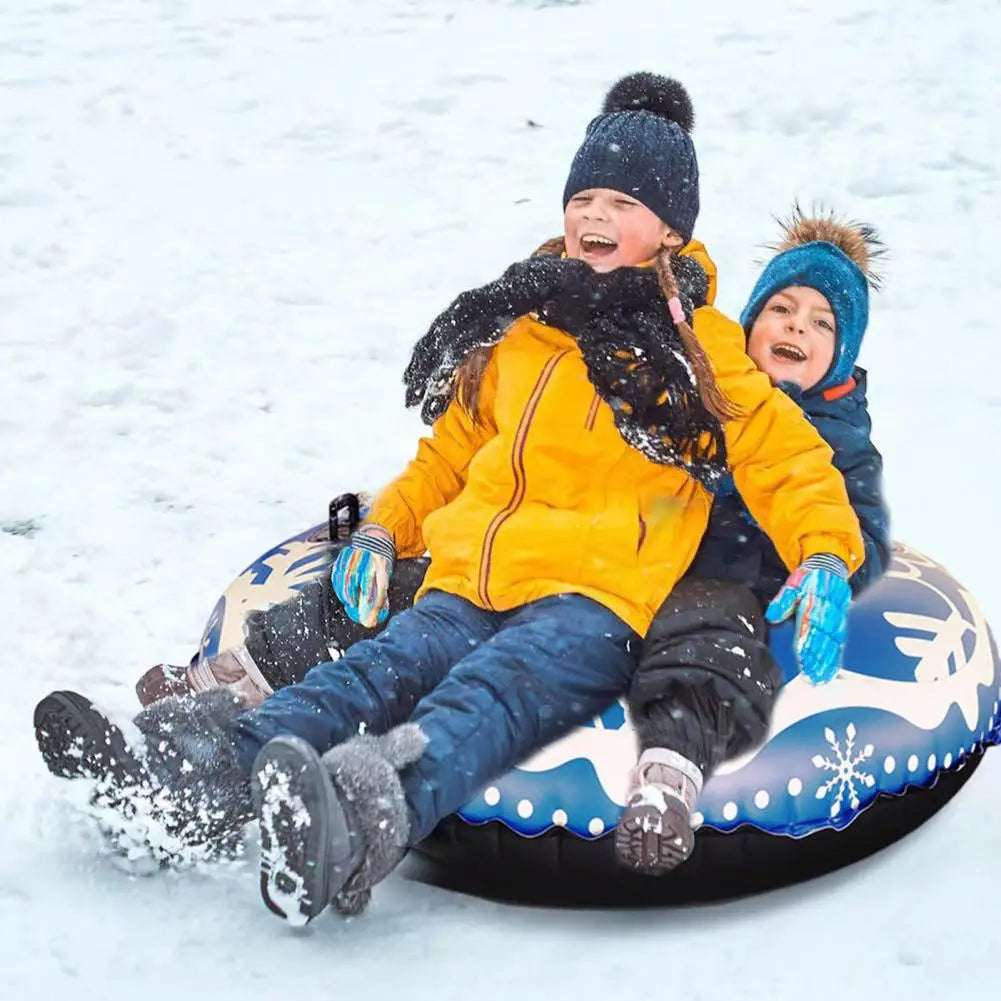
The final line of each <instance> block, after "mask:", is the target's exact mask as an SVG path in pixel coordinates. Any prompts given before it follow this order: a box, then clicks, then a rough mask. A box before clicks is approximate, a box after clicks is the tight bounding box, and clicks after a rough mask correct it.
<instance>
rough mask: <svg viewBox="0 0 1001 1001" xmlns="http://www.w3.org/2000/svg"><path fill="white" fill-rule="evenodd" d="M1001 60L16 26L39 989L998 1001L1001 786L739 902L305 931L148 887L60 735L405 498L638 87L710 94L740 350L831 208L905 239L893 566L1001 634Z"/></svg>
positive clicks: (2, 177)
mask: <svg viewBox="0 0 1001 1001" xmlns="http://www.w3.org/2000/svg"><path fill="white" fill-rule="evenodd" d="M655 8H656V12H655ZM999 31H1001V7H999V6H998V4H997V3H996V2H995V0H963V2H962V3H961V4H960V3H958V2H955V0H954V2H935V0H887V2H885V3H881V4H874V3H872V2H871V0H842V2H840V3H838V4H828V5H818V4H813V3H804V2H797V3H793V4H782V3H779V2H778V0H761V2H759V3H755V4H751V5H748V4H745V3H739V2H737V0H726V2H718V3H714V4H711V5H709V6H706V7H704V8H698V9H696V8H694V7H693V6H692V5H691V4H688V3H680V2H677V0H665V2H664V3H661V4H656V5H652V4H651V3H650V2H649V0H591V2H577V3H571V2H562V3H558V2H545V3H544V2H538V0H451V2H446V0H420V2H418V0H367V2H365V3H358V2H349V0H285V2H283V3H281V4H238V3H235V2H226V0H200V2H198V3H194V2H192V0H102V2H101V3H93V4H84V3H80V2H78V0H48V2H43V0H38V2H23V3H22V2H17V3H15V2H10V3H5V4H3V5H2V6H0V136H2V140H0V223H2V224H0V318H2V322H0V400H2V401H3V405H2V406H0V462H2V465H0V468H2V475H0V580H2V581H3V609H4V621H5V623H6V629H5V636H4V638H5V643H4V649H3V654H2V660H0V678H2V679H3V684H4V696H5V697H4V698H3V699H2V700H0V724H2V725H0V762H2V764H0V815H2V816H3V817H4V818H5V819H4V822H3V829H2V830H3V833H2V843H3V849H4V850H3V852H2V853H0V994H2V996H3V997H5V998H11V999H20V998H32V999H39V1001H45V999H56V998H66V997H100V998H102V1001H135V999H136V998H142V999H143V1001H160V999H164V1001H176V999H177V998H179V997H197V998H203V999H206V1001H216V999H236V998H239V999H241V1001H243V999H250V998H258V997H259V998H274V997H283V998H289V999H291V1001H312V999H314V998H315V999H321V998H322V999H328V998H330V997H333V996H335V995H336V996H338V997H346V998H357V997H366V998H372V999H382V998H398V997H400V996H401V995H402V996H414V994H415V992H416V996H420V997H438V998H443V999H451V998H465V997H468V996H469V995H470V993H471V992H474V993H475V994H476V995H477V996H478V997H479V998H482V999H483V1001H498V999H503V998H515V997H516V998H536V997H538V998H543V997H546V998H548V997H553V996H557V995H558V996H561V997H575V996H587V997H592V996H595V995H596V994H597V993H598V992H599V991H600V992H604V991H614V990H616V989H622V988H623V987H625V989H626V990H627V991H632V990H633V988H634V986H635V984H634V982H635V970H636V958H637V956H642V957H645V958H648V957H649V956H650V955H656V956H657V960H658V968H660V969H668V970H670V971H671V972H670V979H671V986H672V990H674V989H676V990H677V991H678V992H679V996H684V997H686V998H723V997H726V998H728V999H730V1001H740V999H760V998H763V997H768V998H772V999H775V1001H785V999H795V998H799V997H801V996H803V994H804V992H808V993H809V996H810V997H811V999H812V1001H829V999H830V1001H833V999H837V1001H844V999H845V998H849V999H850V998H861V999H876V998H879V999H880V1001H902V999H907V1001H923V999H932V998H934V999H940V998H943V997H979V996H982V995H983V994H984V992H986V991H988V990H990V989H992V985H993V982H994V980H995V967H994V963H995V962H996V957H997V955H998V954H999V951H1001V927H999V925H998V922H997V916H996V905H997V900H998V899H999V892H998V891H999V887H1001V871H999V867H998V863H997V852H996V847H997V845H998V839H999V834H998V827H999V824H1001V796H999V795H998V783H999V780H1001V754H998V753H997V752H994V753H993V754H989V755H988V756H987V759H986V761H985V763H984V765H983V767H982V768H981V770H980V771H979V773H978V774H977V775H975V776H974V778H973V779H972V780H971V782H970V784H969V785H968V786H967V788H966V789H965V790H964V791H963V792H962V793H961V794H960V795H959V797H957V799H956V801H955V802H954V803H952V804H950V805H949V806H948V807H947V808H946V809H945V810H944V811H943V812H942V813H941V814H940V815H939V816H938V817H936V818H934V819H933V820H932V821H931V822H929V823H928V824H927V825H926V826H925V827H923V828H921V829H920V830H919V831H917V832H916V833H915V834H913V835H911V836H910V837H908V838H907V839H905V840H904V841H903V842H901V843H900V844H899V845H898V846H896V847H894V848H892V849H890V850H888V851H886V852H883V853H881V854H880V855H878V856H876V857H875V858H873V859H871V860H870V861H867V862H865V863H862V864H859V865H857V866H853V867H851V868H849V869H848V870H845V871H842V872H840V873H837V874H834V875H831V876H829V877H826V878H824V879H821V880H817V881H815V882H812V883H810V884H807V885H804V886H801V887H796V888H792V889H788V890H784V891H780V892H776V893H772V894H768V895H765V896H761V897H757V898H753V899H749V900H746V901H743V902H739V903H734V904H727V905H717V906H711V907H693V908H688V909H685V910H683V911H670V910H663V911H637V912H611V913H587V912H574V911H566V912H550V911H546V910H539V909H527V908H520V907H515V906H502V905H497V904H494V903H490V902H486V901H481V900H477V899H473V898H466V897H462V896H458V895H454V894H450V893H447V892H445V891H441V890H437V889H432V888H428V887H425V886H422V885H419V884H416V883H412V882H408V881H406V880H404V879H402V878H392V879H390V880H389V881H388V882H387V883H386V884H385V885H384V886H381V887H379V891H380V892H377V893H376V895H375V897H374V901H373V905H372V907H371V908H370V910H369V911H368V912H367V913H366V915H365V916H364V917H361V918H358V919H355V920H352V921H349V922H342V921H336V920H333V919H329V918H321V919H319V920H318V921H316V922H314V923H313V924H312V925H311V926H310V927H309V929H307V930H306V931H305V932H300V933H295V932H293V931H291V930H290V929H288V928H287V927H285V926H283V925H282V924H281V923H280V922H278V921H277V920H276V919H275V918H274V917H272V916H271V915H270V914H268V913H267V912H266V911H265V909H264V908H263V906H262V905H261V904H260V901H259V899H258V894H257V886H256V883H257V878H256V867H255V866H254V864H253V862H252V860H240V861H238V862H235V863H233V864H230V865H217V866H214V867H205V868H204V869H203V870H196V871H188V872H184V873H180V874H174V875H171V874H167V875H163V874H161V875H156V876H154V877H151V878H136V877H129V876H128V875H125V874H123V873H121V872H119V871H118V870H117V869H116V868H115V867H114V866H113V865H112V864H111V863H110V862H109V860H108V859H107V858H106V857H105V856H104V855H103V854H102V851H101V847H100V842H99V839H98V837H97V835H96V834H95V833H94V832H93V831H92V830H91V828H90V827H89V826H88V825H86V824H84V823H82V822H81V818H80V806H81V801H80V791H79V790H75V789H73V788H72V785H71V784H70V783H62V784H60V783H57V782H56V780H54V779H51V778H50V777H49V776H48V775H47V774H46V773H45V771H44V769H43V766H42V764H41V761H40V759H39V756H38V754H37V753H36V750H35V747H34V742H33V738H32V734H31V727H30V725H29V719H30V713H31V710H32V707H33V706H34V703H35V702H36V701H37V699H38V698H39V697H40V696H41V695H43V694H44V693H45V692H46V691H48V690H49V689H51V688H59V687H73V688H79V689H81V690H83V691H85V692H87V693H88V694H90V695H91V696H93V697H95V698H96V699H98V700H99V701H100V702H101V703H102V704H104V705H105V706H106V707H108V709H109V710H111V711H112V712H113V713H114V714H116V715H117V716H118V717H119V718H121V719H127V718H128V717H129V716H130V715H131V714H132V713H133V712H134V710H135V709H136V701H135V696H134V693H133V690H132V686H133V684H134V682H135V680H136V678H137V676H138V674H139V673H140V671H141V670H142V669H145V668H146V667H148V666H149V665H151V664H153V663H157V662H159V661H167V662H174V663H179V662H184V661H185V660H186V659H187V658H188V657H189V656H190V654H191V652H192V649H193V646H194V644H195V643H197V640H198V636H199V635H200V632H201V629H202V626H203V625H204V622H205V619H206V618H207V616H208V613H209V611H210V610H211V609H212V607H213V605H214V603H215V601H216V598H217V596H218V595H219V593H220V592H221V591H222V590H223V589H224V588H225V586H226V585H227V584H228V582H229V581H230V580H231V579H232V577H233V576H234V575H235V574H236V573H237V572H238V571H239V570H240V569H242V567H244V566H245V565H246V564H247V563H248V562H250V561H251V560H252V559H253V558H254V557H255V556H256V555H257V554H258V553H260V552H263V551H264V550H265V549H266V548H268V546H270V545H272V544H273V542H274V541H275V540H278V539H281V538H285V537H287V536H288V535H289V534H291V533H293V532H295V531H298V530H300V529H301V528H305V527H307V526H308V525H311V524H316V523H317V522H319V521H322V520H323V518H324V517H325V505H326V502H327V500H328V499H329V498H330V497H331V496H332V495H334V494H336V493H338V492H341V491H343V490H346V489H353V488H358V487H362V486H364V487H374V486H378V485H379V484H380V483H382V482H385V481H386V480H387V479H388V478H389V477H390V476H391V475H393V474H394V473H395V472H396V471H398V470H399V469H400V468H401V467H402V465H403V463H404V462H405V461H406V459H407V458H409V456H410V455H411V454H412V452H413V449H414V445H415V441H416V438H417V437H418V435H419V434H420V432H421V425H420V420H419V417H418V415H417V414H415V413H406V414H405V413H404V412H403V409H402V395H403V393H402V385H401V381H400V379H401V373H402V370H403V367H404V365H405V364H406V361H407V359H408V356H409V350H410V347H411V345H412V344H413V342H414V341H415V340H416V339H417V337H418V336H420V334H422V333H423V332H424V331H425V330H426V329H427V325H428V323H429V322H430V320H431V319H432V318H433V317H434V316H435V315H437V313H438V312H440V310H441V309H442V308H444V306H445V305H446V304H447V303H448V302H449V301H451V299H452V298H453V297H454V295H455V294H456V293H457V292H458V291H459V290H461V289H464V288H469V287H472V286H476V285H480V284H482V283H484V282H485V281H488V280H490V279H492V278H493V277H495V276H496V275H498V274H499V273H500V271H501V270H502V269H503V267H504V266H505V265H507V264H508V263H509V262H510V261H512V260H513V259H515V258H517V257H519V256H523V255H525V254H527V253H528V252H529V251H530V250H532V249H534V248H535V247H536V246H538V244H539V243H541V242H542V241H543V240H544V239H546V238H548V237H551V236H555V235H557V234H558V233H559V232H560V225H561V213H560V192H561V191H562V186H563V183H564V180H565V177H566V172H567V170H568V168H569V164H570V160H571V157H572V155H573V152H574V150H575V149H576V146H577V144H578V142H579V141H580V139H581V137H582V136H583V132H584V127H585V125H586V123H587V121H588V119H589V118H590V117H591V115H592V114H593V113H596V112H597V110H598V108H599V107H600V104H601V100H602V97H603V95H604V93H605V92H606V90H607V88H608V86H609V85H610V84H611V83H612V82H613V81H614V80H615V79H617V78H618V77H619V76H621V75H623V74H625V73H627V72H630V71H633V70H637V69H649V70H652V71H655V72H662V73H666V74H668V75H672V76H675V77H677V78H678V79H680V80H682V81H683V82H684V83H685V85H686V86H687V87H688V89H689V91H690V93H691V95H692V99H693V102H694V105H695V113H696V127H695V130H694V139H695V142H696V145H697V149H698V155H699V162H700V168H701V176H702V206H703V208H702V214H701V216H700V219H699V222H698V226H697V229H696V233H697V235H698V236H699V237H700V238H701V239H702V240H704V241H705V242H706V244H707V245H708V246H709V248H710V250H711V252H712V253H713V255H714V257H715V259H716V262H717V264H718V265H719V268H720V293H719V300H718V305H720V306H721V308H722V309H723V310H724V311H725V312H727V313H728V314H729V315H731V316H732V315H736V314H737V313H738V312H739V310H740V307H741V306H742V304H743V297H744V296H745V295H746V294H747V292H748V291H749V289H750V288H751V286H752V283H753V279H754V277H755V275H756V267H757V266H756V264H755V263H754V262H755V259H759V260H760V259H763V258H764V257H766V256H767V252H766V251H764V250H763V249H762V245H763V244H766V243H768V242H771V241H773V240H774V238H776V236H777V230H778V227H777V225H776V224H775V223H774V221H773V220H772V218H771V217H772V214H785V213H786V212H787V210H788V209H789V207H790V206H791V204H792V201H793V199H794V198H796V197H798V198H799V199H800V201H801V202H802V203H804V204H809V203H810V202H811V201H813V200H815V199H816V200H822V201H823V202H825V203H826V204H828V205H830V206H833V207H834V208H836V209H838V210H839V211H843V212H845V213H847V214H849V215H852V216H856V217H859V218H861V219H864V220H866V221H868V222H872V223H873V224H875V225H876V226H877V227H878V228H879V230H880V232H881V234H882V236H883V237H884V239H885V241H886V243H887V245H888V246H889V248H890V251H891V255H892V256H891V257H890V259H889V260H888V261H887V262H886V266H885V270H886V289H885V291H884V292H883V293H881V294H880V295H879V296H878V297H877V298H876V299H875V302H874V305H873V317H872V323H871V329H870V334H869V337H868V339H867V341H866V343H865V346H864V348H863V353H862V364H863V365H866V366H867V367H868V368H869V369H870V373H871V379H870V388H871V405H872V411H873V418H874V426H875V433H874V436H875V440H876V442H877V444H878V446H879V447H880V449H881V450H882V452H883V454H884V457H885V460H886V489H887V491H888V495H889V498H890V503H891V507H892V511H893V517H894V534H895V536H896V537H897V538H900V539H903V540H905V541H908V542H910V543H911V544H912V545H915V546H917V547H918V548H919V549H921V550H923V551H925V552H928V553H929V554H931V555H934V556H935V557H936V558H938V559H940V560H942V561H943V562H944V563H945V564H946V565H947V566H948V567H949V569H950V571H951V572H952V573H954V574H955V575H956V577H957V578H958V579H959V580H960V581H962V582H963V583H964V585H965V586H967V587H968V588H969V589H970V590H971V591H972V592H973V593H974V594H975V595H976V596H977V597H978V598H979V599H980V602H981V604H982V605H983V607H984V610H985V612H986V614H987V617H988V619H989V620H992V621H993V622H994V624H995V627H996V628H997V627H998V626H1001V584H999V583H998V578H997V565H998V557H999V555H1001V550H999V545H998V536H997V529H996V510H997V506H996V505H997V501H996V498H997V496H998V493H999V489H1001V473H999V471H998V468H999V467H998V464H997V462H996V461H995V460H994V456H995V455H996V450H997V432H998V428H999V422H1001V391H999V389H998V383H997V378H996V367H997V359H998V357H999V350H1001V349H999V347H998V339H997V324H998V316H999V314H1001V283H999V282H998V281H997V261H998V258H997V251H996V242H997V232H998V230H999V223H1001V218H999V213H1001V185H999V177H1001V167H999V166H998V159H997V150H998V149H999V148H1001V135H999V126H998V121H999V119H998V116H997V113H996V109H997V107H998V103H999V98H1001V62H999V61H998V60H997V58H996V40H997V38H998V35H999ZM818 774H819V773H818ZM84 798H85V797H84ZM252 855H253V853H251V856H252ZM860 915H861V916H862V919H861V920H860V918H859V916H860ZM835 929H836V930H837V932H836V934H837V936H838V945H839V954H840V953H843V954H844V955H846V956H848V955H850V956H851V963H850V964H841V965H837V966H832V965H831V964H830V963H829V962H828V961H827V960H828V957H829V956H830V949H829V941H828V940H829V939H830V936H831V935H832V933H833V932H834V930H835ZM640 986H641V987H642V989H646V988H647V987H648V985H647V984H646V983H643V984H642V985H640Z"/></svg>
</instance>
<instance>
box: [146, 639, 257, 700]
mask: <svg viewBox="0 0 1001 1001" xmlns="http://www.w3.org/2000/svg"><path fill="white" fill-rule="evenodd" d="M219 688H223V689H226V690H228V691H229V692H231V693H232V694H233V695H235V696H237V697H238V698H239V699H241V700H242V701H243V704H244V706H245V707H246V708H248V709H250V708H253V707H254V706H258V705H260V704H261V703H262V702H263V701H264V700H265V699H266V698H267V697H268V696H269V695H271V694H272V689H271V686H270V685H269V684H268V682H267V680H266V679H265V678H264V675H263V674H262V673H261V671H260V670H259V669H258V667H257V664H256V663H254V658H253V657H252V656H251V655H250V651H249V650H248V649H247V647H246V646H243V645H241V646H237V647H233V649H232V650H223V652H222V653H220V654H217V655H216V656H215V657H211V658H209V659H208V660H205V661H199V662H198V663H196V664H192V665H191V666H189V667H176V666H174V665H172V664H157V665H156V667H151V668H150V669H149V670H148V671H147V672H146V673H145V674H144V675H143V676H142V677H141V678H140V679H139V681H138V682H136V695H138V696H139V702H140V703H141V704H142V705H144V706H150V705H152V704H153V703H154V702H159V701H160V700H161V699H165V698H169V697H170V696H172V695H176V696H183V695H190V694H193V693H196V692H210V691H215V690H216V689H219Z"/></svg>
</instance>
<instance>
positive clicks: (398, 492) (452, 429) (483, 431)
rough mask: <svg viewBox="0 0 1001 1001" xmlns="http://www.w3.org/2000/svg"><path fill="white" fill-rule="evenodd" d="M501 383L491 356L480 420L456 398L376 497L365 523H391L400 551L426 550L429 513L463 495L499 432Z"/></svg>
mask: <svg viewBox="0 0 1001 1001" xmlns="http://www.w3.org/2000/svg"><path fill="white" fill-rule="evenodd" d="M495 354H496V352H495ZM496 387H497V363H496V360H495V357H494V356H491V358H490V361H489V363H488V364H487V367H486V369H485V370H484V373H483V377H482V381H481V383H480V392H479V399H478V403H477V416H478V421H474V420H473V419H472V417H470V415H469V414H467V413H466V411H465V410H464V409H463V408H462V407H461V406H460V405H459V403H458V402H457V401H456V400H452V402H451V403H450V404H449V407H448V409H447V410H446V411H445V413H444V414H442V415H441V417H439V418H438V420H436V421H435V423H434V425H433V426H432V429H431V436H430V437H428V438H421V440H420V442H419V443H418V446H417V455H416V456H415V458H413V459H412V460H411V461H410V463H409V465H408V466H407V468H406V469H405V470H404V471H403V473H401V474H400V475H399V476H398V477H397V478H396V479H395V480H393V482H392V483H390V484H389V486H387V487H386V488H385V489H384V490H382V492H381V493H380V494H379V495H378V497H376V499H375V501H374V502H373V504H372V507H371V509H370V510H369V513H368V517H367V518H366V524H378V525H382V526H383V527H384V528H385V529H387V531H388V532H389V533H390V534H391V535H392V537H393V542H394V544H395V546H396V553H397V555H398V556H400V557H406V556H420V555H422V554H423V552H424V539H423V537H422V535H421V526H422V525H423V523H424V519H425V517H426V516H427V515H428V514H430V513H431V512H432V511H434V510H436V509H437V508H439V507H443V506H444V505H445V504H447V503H448V502H449V501H450V500H452V499H453V498H454V497H456V496H457V495H458V493H459V491H460V490H462V488H463V486H464V485H465V483H466V477H467V475H468V470H469V463H470V462H471V461H472V458H473V456H474V455H476V453H477V452H478V451H479V450H480V448H481V447H482V446H483V444H484V443H485V442H487V441H489V440H490V439H491V438H493V437H494V435H496V434H497V425H496V424H495V423H494V413H493V404H494V397H495V393H496Z"/></svg>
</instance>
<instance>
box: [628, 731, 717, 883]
mask: <svg viewBox="0 0 1001 1001" xmlns="http://www.w3.org/2000/svg"><path fill="white" fill-rule="evenodd" d="M701 791H702V773H701V772H700V771H699V769H698V768H697V767H696V766H695V765H694V764H692V762H691V761H689V760H688V759H687V758H685V757H682V755H680V754H678V753H677V752H675V751H669V750H667V749H666V748H663V747H654V748H650V749H649V750H647V751H644V752H643V753H642V754H641V755H640V759H639V761H638V762H637V764H636V768H635V769H634V771H633V775H632V782H631V784H630V788H629V794H628V796H627V798H626V808H625V811H624V812H623V814H622V817H621V818H620V819H619V824H618V826H617V827H616V829H615V854H616V857H617V858H618V860H619V863H620V864H621V865H624V866H626V867H627V868H629V869H633V870H635V871H636V872H640V873H644V874H646V875H650V876H659V875H661V874H662V873H665V872H668V871H670V870H671V869H673V868H675V866H678V865H680V864H681V863H682V862H684V861H686V860H687V859H688V857H689V856H690V855H691V853H692V849H693V848H694V847H695V832H694V831H693V830H692V807H693V806H694V805H695V800H696V799H697V798H698V796H699V793H700V792H701Z"/></svg>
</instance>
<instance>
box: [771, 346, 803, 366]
mask: <svg viewBox="0 0 1001 1001" xmlns="http://www.w3.org/2000/svg"><path fill="white" fill-rule="evenodd" d="M772 356H773V357H774V358H778V359H780V360H781V361H791V362H798V361H806V352H804V351H803V350H802V349H801V348H798V347H796V345H795V344H786V343H780V344H773V345H772Z"/></svg>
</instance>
